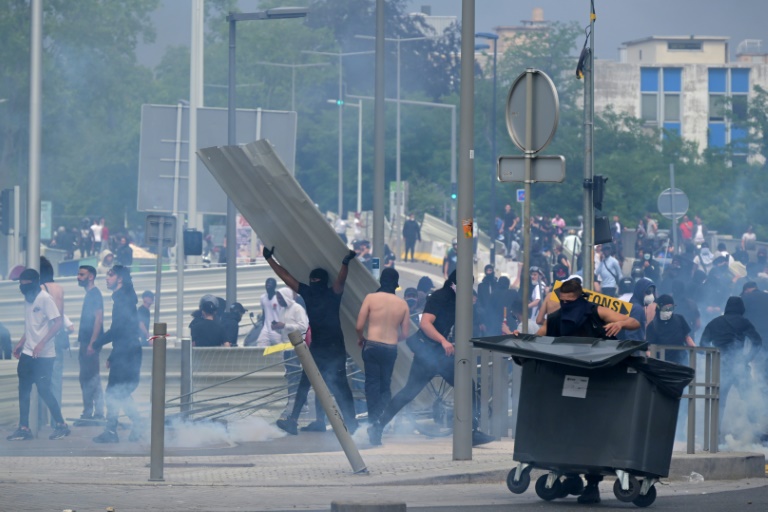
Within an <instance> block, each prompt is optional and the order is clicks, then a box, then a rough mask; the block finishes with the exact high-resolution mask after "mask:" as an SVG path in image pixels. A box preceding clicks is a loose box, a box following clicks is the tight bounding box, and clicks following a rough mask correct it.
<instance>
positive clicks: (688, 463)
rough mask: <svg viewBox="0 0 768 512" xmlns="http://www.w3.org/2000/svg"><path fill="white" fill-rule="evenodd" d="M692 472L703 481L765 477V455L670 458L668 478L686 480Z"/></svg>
mask: <svg viewBox="0 0 768 512" xmlns="http://www.w3.org/2000/svg"><path fill="white" fill-rule="evenodd" d="M692 472H696V473H699V474H700V475H702V476H703V477H704V480H740V479H742V478H762V477H765V455H763V454H761V453H747V452H721V453H713V454H708V455H688V454H676V455H675V456H673V457H672V466H671V467H670V468H669V478H670V479H675V480H681V479H683V480H684V479H688V477H689V476H690V475H691V473H692Z"/></svg>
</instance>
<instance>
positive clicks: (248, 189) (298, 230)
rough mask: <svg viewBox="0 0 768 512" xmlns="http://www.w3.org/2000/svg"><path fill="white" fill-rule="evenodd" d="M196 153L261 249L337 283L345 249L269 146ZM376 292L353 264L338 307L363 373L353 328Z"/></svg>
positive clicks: (404, 361) (402, 370)
mask: <svg viewBox="0 0 768 512" xmlns="http://www.w3.org/2000/svg"><path fill="white" fill-rule="evenodd" d="M198 154H199V155H200V157H201V159H202V161H203V163H204V164H205V166H206V167H207V168H208V170H209V171H210V172H211V174H212V175H213V176H214V178H216V181H218V182H219V185H221V188H222V189H224V192H225V193H226V194H227V195H228V196H229V197H230V198H231V199H232V201H233V203H234V204H235V206H236V207H237V209H238V211H239V212H240V213H241V214H242V215H243V217H245V219H246V220H247V221H248V223H249V224H250V225H251V227H253V229H254V230H255V231H256V232H257V233H258V234H259V238H260V239H261V240H262V241H263V242H264V245H265V246H267V247H271V246H275V258H276V259H277V261H278V262H279V263H280V264H281V265H282V266H283V267H285V268H286V269H287V270H288V271H289V272H290V273H291V274H292V275H293V276H294V277H295V278H296V279H297V280H299V281H300V282H305V283H306V282H308V280H309V272H310V271H311V270H312V269H313V268H317V267H321V268H324V269H326V270H327V271H328V273H329V274H330V278H331V280H333V279H335V278H336V275H337V274H338V271H339V269H340V267H341V260H342V259H343V258H344V256H345V255H346V254H347V252H348V251H349V248H348V247H347V246H346V245H345V244H344V243H343V242H342V241H341V239H340V238H339V237H338V235H336V233H335V232H334V230H333V227H332V226H331V225H330V224H329V223H328V221H327V220H326V219H325V216H324V215H323V214H322V213H321V212H320V211H319V210H318V209H317V207H315V205H314V203H313V202H312V200H311V199H310V197H309V196H308V195H307V194H306V192H304V190H303V189H302V188H301V186H300V185H299V183H298V182H297V181H296V180H295V179H294V177H293V176H291V174H290V173H289V172H288V170H287V169H286V168H285V166H284V165H283V163H282V162H281V161H280V159H279V158H278V157H277V155H276V154H275V152H274V150H273V149H272V146H271V145H270V143H269V142H268V141H266V140H259V141H256V142H252V143H250V144H247V145H245V146H224V147H212V148H206V149H201V150H200V151H199V152H198ZM377 288H378V283H377V282H376V280H375V279H374V278H373V276H371V274H370V273H369V272H368V271H367V270H366V269H365V267H363V265H362V264H361V263H360V262H359V261H357V260H354V261H352V262H351V263H350V265H349V275H348V277H347V282H346V287H345V290H344V295H343V297H342V302H341V323H342V329H343V331H344V341H345V344H346V347H347V352H348V353H349V354H350V355H351V356H352V357H353V358H354V359H355V361H356V362H357V364H358V365H359V366H360V367H361V368H362V367H363V363H362V359H361V355H360V348H359V347H358V346H357V334H356V333H355V323H356V321H357V314H358V312H359V311H360V306H361V304H362V302H363V299H364V298H365V296H366V295H367V294H368V293H371V292H374V291H376V289H377ZM412 327H413V326H412ZM402 347H403V344H401V350H400V353H399V357H398V359H397V365H396V367H395V374H394V375H393V379H394V380H395V382H396V383H397V384H399V385H398V386H396V387H400V386H402V385H403V384H404V382H405V378H406V377H407V374H408V373H407V372H408V367H409V366H410V361H411V357H412V356H411V354H410V352H409V351H407V350H403V348H402Z"/></svg>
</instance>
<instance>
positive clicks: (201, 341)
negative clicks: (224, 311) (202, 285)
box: [190, 295, 229, 347]
mask: <svg viewBox="0 0 768 512" xmlns="http://www.w3.org/2000/svg"><path fill="white" fill-rule="evenodd" d="M199 307H200V313H201V317H200V320H199V321H197V322H194V324H193V325H192V327H191V328H190V331H191V334H190V335H191V337H192V345H194V346H195V347H228V346H229V340H227V337H226V334H225V332H224V327H222V326H221V324H220V323H219V322H217V321H216V312H217V311H218V309H219V301H218V300H217V299H216V297H214V296H213V295H203V298H202V299H200V305H199Z"/></svg>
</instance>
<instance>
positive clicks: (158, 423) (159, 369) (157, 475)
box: [149, 323, 168, 482]
mask: <svg viewBox="0 0 768 512" xmlns="http://www.w3.org/2000/svg"><path fill="white" fill-rule="evenodd" d="M153 333H154V335H155V336H156V338H155V340H154V342H153V343H152V430H151V444H150V451H149V481H150V482H163V481H164V479H163V463H164V461H163V456H164V454H165V335H166V334H167V333H168V326H167V325H166V324H163V323H156V324H155V327H154V329H153Z"/></svg>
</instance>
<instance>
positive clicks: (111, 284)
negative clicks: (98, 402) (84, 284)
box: [87, 265, 143, 443]
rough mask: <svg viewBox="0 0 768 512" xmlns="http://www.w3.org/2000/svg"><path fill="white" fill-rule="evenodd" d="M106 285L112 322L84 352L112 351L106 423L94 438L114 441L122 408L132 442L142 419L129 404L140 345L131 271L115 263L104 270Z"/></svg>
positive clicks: (137, 372) (136, 379) (136, 378)
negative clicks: (128, 423)
mask: <svg viewBox="0 0 768 512" xmlns="http://www.w3.org/2000/svg"><path fill="white" fill-rule="evenodd" d="M106 281H107V288H108V289H110V290H111V291H112V301H113V304H112V325H111V326H110V328H109V330H108V331H107V332H105V333H104V334H102V335H101V336H99V338H98V339H97V340H96V341H95V342H94V344H93V348H89V349H88V351H87V354H88V355H94V354H96V353H97V351H98V350H99V349H101V347H103V346H104V345H106V344H107V343H112V353H111V354H110V356H109V358H108V359H107V368H109V380H108V381H107V392H106V400H107V426H106V428H105V429H104V432H102V433H101V434H99V435H98V436H96V437H94V438H93V440H94V442H96V443H117V442H119V441H120V439H119V438H118V436H117V418H118V416H119V414H120V409H123V410H124V411H125V413H126V414H127V415H128V417H129V418H130V419H131V423H132V427H133V430H132V431H131V435H130V436H129V437H128V440H129V441H132V442H135V441H138V440H139V439H140V438H141V426H142V423H143V421H142V419H141V416H140V415H139V411H138V409H137V408H136V405H135V404H134V403H133V397H131V393H133V392H134V391H135V390H136V388H137V387H138V386H139V375H140V373H141V345H140V344H139V340H138V338H137V336H136V328H137V325H138V318H137V316H136V304H137V303H138V302H139V299H138V297H136V291H135V290H134V289H133V281H132V280H131V272H130V270H128V269H127V268H126V267H124V266H122V265H115V266H114V267H112V268H111V269H109V272H107V278H106Z"/></svg>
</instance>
